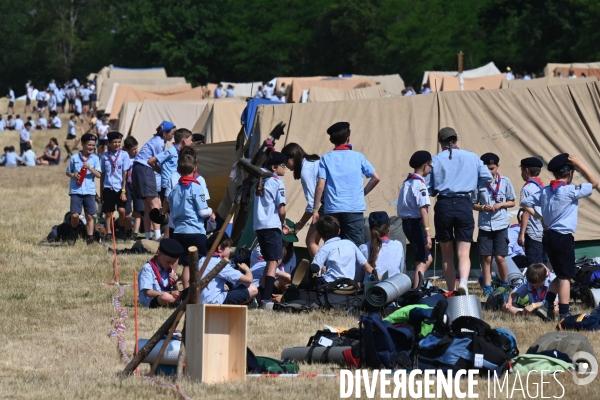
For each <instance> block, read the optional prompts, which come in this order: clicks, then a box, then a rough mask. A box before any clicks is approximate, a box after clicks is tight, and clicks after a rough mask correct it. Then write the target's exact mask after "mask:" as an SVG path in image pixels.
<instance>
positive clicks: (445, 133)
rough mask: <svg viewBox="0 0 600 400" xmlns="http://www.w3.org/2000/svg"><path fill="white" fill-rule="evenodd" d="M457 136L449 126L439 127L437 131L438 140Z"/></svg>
mask: <svg viewBox="0 0 600 400" xmlns="http://www.w3.org/2000/svg"><path fill="white" fill-rule="evenodd" d="M454 137H458V135H457V134H456V131H455V130H454V128H450V127H449V126H447V127H445V128H442V129H440V131H439V132H438V141H446V140H448V139H450V138H454Z"/></svg>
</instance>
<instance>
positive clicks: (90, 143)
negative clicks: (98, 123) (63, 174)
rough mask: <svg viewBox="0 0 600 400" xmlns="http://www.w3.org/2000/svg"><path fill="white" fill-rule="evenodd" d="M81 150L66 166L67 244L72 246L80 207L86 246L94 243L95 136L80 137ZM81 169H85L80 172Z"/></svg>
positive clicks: (96, 161) (96, 157) (97, 163)
mask: <svg viewBox="0 0 600 400" xmlns="http://www.w3.org/2000/svg"><path fill="white" fill-rule="evenodd" d="M81 143H82V149H81V151H80V152H79V153H78V154H77V155H74V156H73V157H71V159H70V160H69V165H68V166H67V176H68V177H69V178H71V185H70V188H69V196H71V208H70V212H71V228H72V229H71V235H70V236H69V238H68V240H67V243H68V244H69V245H71V246H72V245H74V244H75V242H76V241H77V227H78V226H79V214H80V213H81V207H82V206H83V210H84V211H85V219H86V226H85V228H86V232H87V244H88V245H89V244H92V243H94V214H96V198H95V197H96V183H95V181H94V179H95V178H100V176H101V173H100V171H101V167H100V159H99V158H98V156H97V155H96V154H94V148H95V147H96V136H94V135H92V134H91V133H86V134H85V135H83V136H82V137H81ZM82 168H85V170H84V171H82ZM82 172H83V173H85V176H84V177H83V178H82V179H83V182H82V183H81V184H79V179H80V177H81V176H80V174H81V173H82Z"/></svg>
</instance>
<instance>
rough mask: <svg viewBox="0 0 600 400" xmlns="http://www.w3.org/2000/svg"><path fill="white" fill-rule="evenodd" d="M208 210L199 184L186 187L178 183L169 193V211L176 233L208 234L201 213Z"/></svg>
mask: <svg viewBox="0 0 600 400" xmlns="http://www.w3.org/2000/svg"><path fill="white" fill-rule="evenodd" d="M206 208H208V204H206V195H205V194H204V189H202V186H201V185H199V184H197V183H193V182H192V183H191V184H190V185H189V186H185V185H184V184H182V183H177V185H176V186H175V187H174V188H173V190H172V191H171V193H169V210H170V213H171V219H172V220H173V225H174V226H175V233H196V234H202V235H205V234H206V230H205V229H204V218H201V217H200V215H199V213H200V211H201V210H204V209H206Z"/></svg>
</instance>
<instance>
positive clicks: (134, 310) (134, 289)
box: [133, 269, 140, 375]
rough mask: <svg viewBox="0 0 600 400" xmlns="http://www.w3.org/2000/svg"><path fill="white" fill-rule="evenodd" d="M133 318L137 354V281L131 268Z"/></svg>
mask: <svg viewBox="0 0 600 400" xmlns="http://www.w3.org/2000/svg"><path fill="white" fill-rule="evenodd" d="M133 319H134V322H135V353H136V354H137V352H138V350H139V348H138V346H139V345H138V340H139V339H140V334H139V328H138V283H137V271H136V270H135V269H134V270H133ZM138 373H139V371H138V369H137V368H136V369H135V374H136V375H138Z"/></svg>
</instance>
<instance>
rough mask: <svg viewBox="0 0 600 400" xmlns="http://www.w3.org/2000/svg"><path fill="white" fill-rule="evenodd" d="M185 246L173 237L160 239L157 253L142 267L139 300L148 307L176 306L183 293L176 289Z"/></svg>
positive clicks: (139, 279) (139, 277)
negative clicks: (179, 261) (180, 260)
mask: <svg viewBox="0 0 600 400" xmlns="http://www.w3.org/2000/svg"><path fill="white" fill-rule="evenodd" d="M183 252H184V251H183V247H181V245H180V244H179V243H177V241H175V240H173V239H163V240H161V241H160V245H159V246H158V251H157V252H156V255H155V256H154V257H153V258H152V259H151V260H148V262H147V263H146V264H144V266H143V267H142V270H141V271H140V275H139V276H138V286H139V300H140V303H142V305H143V306H145V307H148V308H159V307H176V306H177V305H178V304H179V303H180V302H181V297H182V294H181V293H180V292H179V291H178V290H177V289H176V285H175V283H176V282H177V280H178V276H177V259H178V258H179V256H180V255H181V254H182V253H183Z"/></svg>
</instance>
